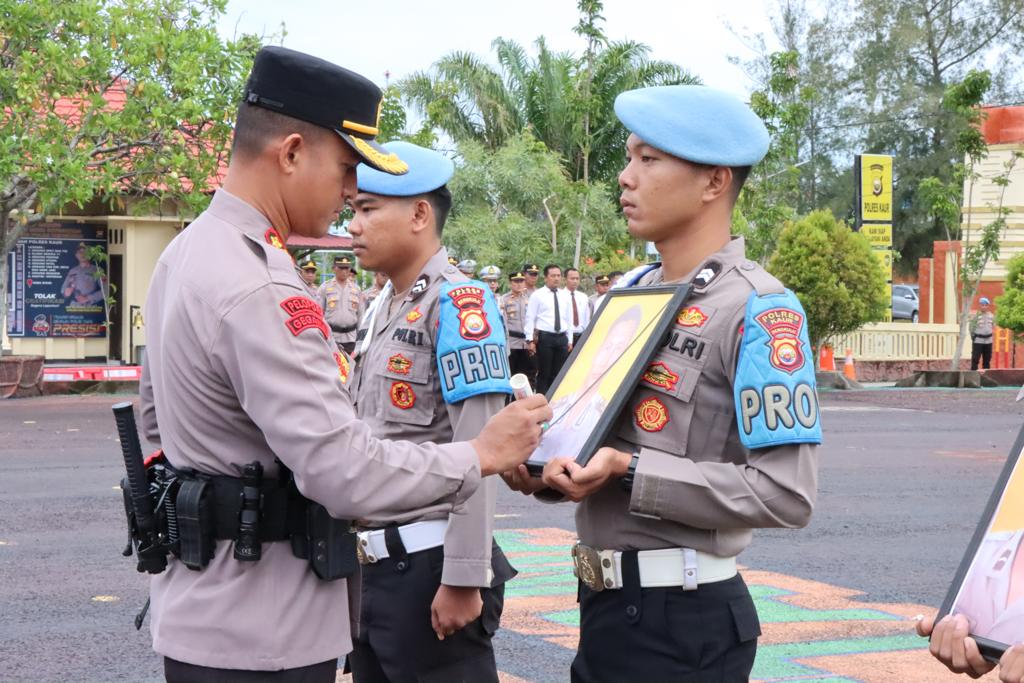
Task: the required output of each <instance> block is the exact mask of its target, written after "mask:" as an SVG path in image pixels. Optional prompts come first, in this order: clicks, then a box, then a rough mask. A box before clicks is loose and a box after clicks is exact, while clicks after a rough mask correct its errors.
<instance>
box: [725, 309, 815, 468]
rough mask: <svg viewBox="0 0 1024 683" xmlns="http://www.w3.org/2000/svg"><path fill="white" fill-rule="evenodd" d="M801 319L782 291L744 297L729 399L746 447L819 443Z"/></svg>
mask: <svg viewBox="0 0 1024 683" xmlns="http://www.w3.org/2000/svg"><path fill="white" fill-rule="evenodd" d="M806 322H807V316H806V315H805V314H804V310H803V307H802V306H801V305H800V301H799V299H797V298H796V295H795V294H793V293H792V292H791V291H789V290H788V289H787V290H785V292H783V293H782V294H769V295H765V296H758V295H757V293H756V292H752V293H751V294H750V298H749V299H748V300H747V311H746V317H745V319H744V322H743V325H742V327H741V328H740V329H741V335H742V342H741V343H740V352H739V361H738V362H737V366H736V380H735V385H734V387H733V396H734V400H735V404H736V418H737V421H738V423H739V424H738V427H739V435H740V441H741V442H743V445H744V446H746V447H747V448H750V449H753V448H767V447H771V446H779V445H783V444H799V443H813V444H817V443H821V422H820V419H819V410H818V394H817V386H816V383H815V379H814V363H813V362H808V361H809V360H810V356H809V350H810V342H809V341H808V337H807V324H806Z"/></svg>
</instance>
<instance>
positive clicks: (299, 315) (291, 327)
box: [281, 296, 331, 339]
mask: <svg viewBox="0 0 1024 683" xmlns="http://www.w3.org/2000/svg"><path fill="white" fill-rule="evenodd" d="M281 308H282V309H284V312H285V313H287V314H288V319H287V320H286V321H285V326H286V327H287V328H288V331H289V332H291V333H292V335H293V336H296V337H298V336H299V335H300V334H302V333H303V332H305V331H306V330H319V331H320V333H321V334H323V335H324V339H330V337H331V334H330V329H329V328H328V327H327V321H325V320H324V312H323V311H322V310H321V309H320V305H319V304H317V303H316V302H315V301H313V300H312V299H309V298H307V297H304V296H293V297H289V298H287V299H285V300H284V301H282V302H281Z"/></svg>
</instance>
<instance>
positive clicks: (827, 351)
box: [818, 344, 836, 372]
mask: <svg viewBox="0 0 1024 683" xmlns="http://www.w3.org/2000/svg"><path fill="white" fill-rule="evenodd" d="M818 367H819V368H820V370H821V371H822V372H835V371H836V354H835V352H834V351H832V347H831V346H829V345H828V344H825V345H824V346H822V347H821V355H820V356H819V358H818Z"/></svg>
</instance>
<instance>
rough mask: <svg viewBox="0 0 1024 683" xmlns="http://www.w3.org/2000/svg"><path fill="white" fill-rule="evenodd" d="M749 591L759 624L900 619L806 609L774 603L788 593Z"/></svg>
mask: <svg viewBox="0 0 1024 683" xmlns="http://www.w3.org/2000/svg"><path fill="white" fill-rule="evenodd" d="M749 588H750V595H751V596H753V598H754V604H755V605H757V614H758V616H759V617H760V618H761V621H762V622H765V623H769V624H784V623H792V622H808V621H891V620H899V619H902V618H903V617H901V616H899V615H897V614H889V613H887V612H882V611H880V610H874V609H835V610H814V609H808V608H806V607H799V606H797V605H791V604H789V603H788V602H782V601H781V600H777V599H776V598H780V597H786V596H789V595H794V593H793V592H792V591H787V590H783V589H781V588H775V587H774V586H765V585H759V584H751V585H750V586H749Z"/></svg>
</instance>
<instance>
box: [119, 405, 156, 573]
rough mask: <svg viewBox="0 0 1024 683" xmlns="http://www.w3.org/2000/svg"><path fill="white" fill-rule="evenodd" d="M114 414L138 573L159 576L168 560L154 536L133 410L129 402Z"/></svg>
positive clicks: (153, 523)
mask: <svg viewBox="0 0 1024 683" xmlns="http://www.w3.org/2000/svg"><path fill="white" fill-rule="evenodd" d="M113 411H114V421H115V422H116V423H117V435H118V438H119V440H120V441H121V454H122V455H123V456H124V468H125V471H126V472H127V473H128V488H129V491H128V493H129V496H130V498H131V502H132V510H133V512H134V513H135V524H136V527H137V533H138V536H137V547H136V551H137V552H138V556H139V571H145V572H149V573H150V574H158V573H160V572H162V571H163V570H164V569H166V568H167V556H166V552H165V550H164V549H162V548H161V543H160V539H159V536H158V534H157V532H156V515H155V514H154V510H153V499H152V498H150V496H149V478H148V477H147V476H146V465H145V463H144V462H143V458H142V445H141V444H140V443H139V432H138V429H137V427H136V426H135V409H134V408H133V407H132V404H131V402H128V401H126V402H124V403H118V404H117V405H115V406H113Z"/></svg>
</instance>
